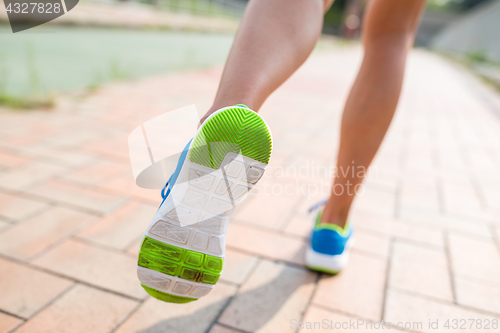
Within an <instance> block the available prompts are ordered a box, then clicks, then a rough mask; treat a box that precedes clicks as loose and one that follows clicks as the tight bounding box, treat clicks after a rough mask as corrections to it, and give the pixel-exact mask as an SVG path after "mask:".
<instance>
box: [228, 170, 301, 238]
mask: <svg viewBox="0 0 500 333" xmlns="http://www.w3.org/2000/svg"><path fill="white" fill-rule="evenodd" d="M262 181H263V182H262V184H261V182H259V184H258V185H257V187H256V188H255V189H253V190H252V192H250V193H251V195H250V194H249V198H247V199H250V198H251V200H249V201H248V202H245V204H244V206H242V207H241V208H238V209H237V211H235V212H234V215H233V218H234V219H238V220H241V221H244V222H246V223H250V224H254V225H257V226H261V227H264V228H271V229H278V228H279V227H280V226H281V225H282V224H283V222H284V220H285V218H286V217H287V216H288V214H289V212H290V210H291V209H292V208H293V207H294V206H295V204H296V202H297V199H298V197H297V195H295V192H294V191H293V190H291V193H290V195H289V194H286V193H285V191H286V190H285V189H286V186H287V185H288V184H287V183H286V182H285V181H280V182H276V181H271V180H269V179H262ZM291 185H294V184H291ZM277 193H282V194H281V195H277Z"/></svg>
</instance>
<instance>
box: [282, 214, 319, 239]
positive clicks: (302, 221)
mask: <svg viewBox="0 0 500 333" xmlns="http://www.w3.org/2000/svg"><path fill="white" fill-rule="evenodd" d="M315 217H316V215H313V214H311V215H310V216H304V215H302V214H295V215H294V216H293V217H292V218H291V219H290V221H289V222H288V223H287V225H286V226H285V228H284V229H283V231H284V232H285V233H286V234H290V235H295V236H298V237H302V238H306V239H307V238H309V237H310V235H311V231H312V229H313V227H314V221H315Z"/></svg>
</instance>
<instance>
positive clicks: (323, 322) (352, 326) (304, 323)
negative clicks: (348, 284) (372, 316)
mask: <svg viewBox="0 0 500 333" xmlns="http://www.w3.org/2000/svg"><path fill="white" fill-rule="evenodd" d="M291 325H292V326H293V327H296V326H297V327H298V328H299V333H305V332H308V333H309V332H313V333H320V332H327V333H328V332H335V333H343V332H368V333H376V332H380V331H381V330H382V329H383V330H384V331H385V330H389V328H387V326H385V325H384V324H382V323H381V321H378V322H374V321H369V320H367V319H364V318H359V317H350V316H346V315H344V314H340V313H337V312H333V311H328V310H327V309H324V308H320V307H317V306H315V305H311V306H310V307H309V308H308V309H307V312H306V314H305V316H304V318H303V319H302V320H298V319H296V321H294V322H292V323H291ZM400 332H401V331H400Z"/></svg>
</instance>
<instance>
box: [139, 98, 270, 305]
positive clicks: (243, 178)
mask: <svg viewBox="0 0 500 333" xmlns="http://www.w3.org/2000/svg"><path fill="white" fill-rule="evenodd" d="M271 150H272V138H271V132H270V130H269V127H268V126H267V124H266V122H265V121H264V120H263V119H262V118H261V117H260V116H259V115H258V114H257V113H255V112H254V111H252V110H250V109H249V108H248V107H246V106H244V105H236V106H231V107H227V108H223V109H220V110H218V111H216V112H214V113H213V114H211V115H210V116H209V117H208V118H207V119H206V120H205V121H204V122H203V124H202V125H201V126H200V128H199V129H198V132H197V133H196V135H195V137H194V138H193V139H192V140H191V141H190V142H189V143H188V144H187V146H186V147H185V148H184V151H183V152H182V154H181V156H180V158H179V162H178V164H177V168H176V170H175V172H174V173H173V175H172V176H171V177H170V180H169V181H168V182H167V184H166V185H165V187H164V188H163V190H162V197H163V201H162V203H161V205H160V207H159V208H158V211H157V212H156V215H155V216H154V217H153V220H152V221H151V223H150V225H149V227H148V228H147V229H146V232H145V233H144V237H143V240H142V243H141V247H140V250H139V258H138V263H137V273H138V276H139V280H140V281H141V285H142V286H143V287H144V289H145V290H146V291H147V292H148V293H149V294H151V295H152V296H153V297H155V298H157V299H160V300H162V301H165V302H171V303H188V302H191V301H194V300H197V299H199V298H200V297H202V296H205V295H206V294H208V293H209V292H210V291H211V290H212V288H213V287H214V285H215V283H216V282H217V281H218V279H219V276H220V274H221V272H222V268H223V266H224V256H225V247H226V246H225V240H226V230H227V224H228V222H229V218H230V215H231V213H232V211H233V210H234V208H235V207H236V206H237V205H238V204H239V203H240V202H241V201H242V200H243V199H244V198H245V197H246V194H247V193H248V191H250V190H251V189H252V188H253V187H254V186H255V185H256V184H257V182H258V181H259V179H261V177H262V175H263V174H264V171H265V169H266V166H267V164H268V163H269V159H270V157H271Z"/></svg>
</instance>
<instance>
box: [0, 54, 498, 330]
mask: <svg viewBox="0 0 500 333" xmlns="http://www.w3.org/2000/svg"><path fill="white" fill-rule="evenodd" d="M360 56H361V53H360V49H359V48H357V47H338V48H328V49H326V50H321V51H316V52H315V54H314V55H313V57H312V58H311V59H310V60H309V61H308V62H307V63H306V64H305V65H304V66H303V67H302V68H301V69H300V70H299V72H298V73H296V75H294V76H293V77H292V78H291V79H290V80H289V81H288V82H287V83H286V84H285V85H284V86H283V87H282V88H280V89H279V90H278V91H277V92H276V93H275V94H274V95H273V96H272V97H271V98H270V100H269V101H268V102H267V103H266V105H265V106H264V107H263V109H262V110H261V114H262V115H263V117H264V118H265V119H266V120H267V121H268V123H269V124H270V127H271V130H272V132H273V138H274V142H275V147H274V152H273V157H272V159H271V164H270V168H269V169H268V172H267V174H266V176H265V179H264V180H263V181H261V182H260V183H259V185H258V188H257V189H256V190H255V191H254V194H253V195H251V198H249V200H247V201H246V202H245V203H244V204H243V206H241V207H239V208H238V210H237V212H236V213H235V214H234V216H233V219H232V222H231V224H230V227H229V235H228V240H227V242H228V243H227V259H226V263H225V268H224V272H223V275H222V277H221V280H220V282H219V283H218V284H217V285H216V287H215V289H214V290H213V291H212V292H211V293H210V294H209V295H207V296H206V297H204V298H203V299H201V300H199V301H197V302H193V303H189V304H185V305H175V304H167V303H162V302H160V301H158V300H156V299H153V298H151V297H148V296H147V294H146V293H145V292H144V291H143V290H142V288H141V286H140V285H139V281H138V279H137V277H136V272H135V265H136V253H137V249H138V246H139V241H140V238H141V235H142V232H143V230H144V229H145V227H146V226H147V225H148V223H149V220H150V218H151V217H152V215H153V214H154V212H155V210H156V208H157V206H158V204H159V202H160V193H159V191H157V190H145V189H140V188H138V187H136V186H135V183H134V180H133V177H132V172H131V170H130V165H129V159H128V148H127V136H128V134H129V133H130V132H131V130H132V129H134V128H135V127H136V126H138V125H140V124H141V123H142V122H144V121H146V120H148V119H150V118H153V117H154V116H157V115H159V114H162V113H164V112H166V111H169V110H173V109H176V108H178V107H181V106H185V105H189V104H193V103H195V104H196V105H197V107H198V108H199V109H200V110H204V109H207V108H208V107H209V106H210V102H211V100H212V98H213V96H214V93H215V91H216V89H217V85H218V79H219V76H220V73H221V71H220V70H219V69H216V70H204V71H197V72H188V73H181V74H175V75H168V76H158V77H154V78H150V79H146V80H141V81H137V82H126V83H116V84H111V85H107V86H105V87H103V88H101V89H99V90H97V91H96V92H94V93H92V94H90V95H88V96H83V97H78V98H73V97H63V98H62V99H61V101H60V103H59V106H58V107H57V108H56V110H53V111H27V112H19V111H15V112H7V111H2V112H1V113H0V143H1V144H0V147H1V148H0V171H1V173H0V215H1V218H0V254H1V257H0V332H2V333H3V332H10V331H15V332H50V333H54V332H58V333H59V332H85V333H88V332H92V333H99V332H119V333H125V332H175V333H178V332H188V333H196V332H210V333H229V332H295V331H297V326H298V323H299V322H304V323H305V324H307V323H308V322H309V323H310V324H311V325H313V324H314V322H319V323H321V324H322V325H323V328H325V325H326V327H330V328H329V329H319V328H318V327H319V326H318V325H319V324H316V328H317V329H316V330H313V329H304V332H314V331H319V332H328V331H332V332H333V331H335V332H339V330H336V329H335V323H340V324H343V326H344V330H343V331H349V330H351V331H358V332H371V331H374V332H378V331H379V330H380V326H379V329H376V325H387V322H390V323H391V324H392V326H393V327H394V328H395V327H396V325H398V323H400V327H403V326H404V325H406V328H407V331H425V332H439V331H448V329H446V328H445V327H444V325H445V324H446V321H447V320H448V319H449V323H448V324H449V327H450V328H449V331H453V327H454V326H453V325H454V322H453V320H454V319H457V320H458V323H459V326H460V325H462V324H463V321H462V322H460V320H464V319H465V320H466V321H467V323H466V327H467V332H484V331H485V330H484V325H485V324H486V322H488V321H489V325H490V327H491V328H492V329H490V330H488V331H494V330H493V328H494V327H495V326H493V325H494V324H493V323H494V320H493V319H495V318H496V319H497V320H498V319H499V318H500V254H499V245H500V244H499V240H500V176H499V175H498V170H500V99H499V97H498V95H495V93H493V92H492V91H491V90H490V88H488V87H485V86H484V85H483V84H482V83H480V82H479V81H478V80H477V79H475V78H474V77H472V76H470V75H469V74H467V73H465V72H464V71H463V70H461V69H460V68H459V67H457V65H455V64H452V63H449V62H447V61H446V60H444V59H443V58H440V57H438V56H436V55H433V54H430V53H426V52H424V51H414V52H413V53H412V55H411V57H410V60H409V66H408V70H407V78H406V82H405V87H404V91H403V96H402V100H401V102H400V105H399V110H398V113H397V115H396V117H395V120H394V123H393V124H392V126H391V128H390V131H389V134H388V136H387V138H386V140H385V142H384V144H383V147H382V149H381V151H380V152H379V154H378V155H377V157H376V161H375V164H374V166H373V168H372V169H371V170H370V173H369V177H368V179H367V180H366V182H365V187H364V190H363V193H362V194H361V195H360V196H359V198H358V199H357V201H356V202H355V205H354V208H353V210H352V214H351V217H350V220H351V222H352V223H353V224H354V226H355V228H356V232H357V243H356V245H355V247H354V249H353V250H352V255H351V260H350V264H349V266H348V267H347V268H346V269H345V271H344V272H342V273H341V274H340V275H338V276H328V275H321V274H317V273H314V272H310V271H308V270H307V269H305V268H304V266H303V253H304V248H305V246H306V244H307V237H308V234H309V232H310V228H311V225H312V216H310V215H308V214H307V209H308V208H309V206H311V205H312V204H314V203H315V202H317V201H318V200H320V199H322V198H324V197H325V196H326V193H328V185H329V183H330V173H331V172H332V169H331V165H332V163H333V161H334V156H335V150H336V147H337V142H338V132H339V120H340V112H341V110H342V105H343V102H344V100H345V98H346V94H347V92H348V89H349V86H350V84H351V82H352V80H353V78H354V75H355V72H356V68H357V66H358V64H359V61H360ZM165 135H169V129H168V128H166V129H165ZM357 319H363V320H369V321H372V322H375V323H378V324H376V325H375V326H373V328H370V327H371V326H370V324H369V325H368V326H367V327H365V326H364V325H365V324H362V326H358V327H357V330H356V328H353V326H347V323H349V321H350V320H351V322H352V321H355V320H357ZM472 319H474V320H475V321H474V322H473V324H474V325H471V320H472ZM382 320H383V321H384V324H381V323H380V322H381V321H382ZM429 320H431V322H432V323H434V322H436V320H438V325H439V330H436V329H431V328H429ZM480 321H481V323H482V325H483V328H479V327H480V326H478V325H477V323H478V322H480ZM325 323H327V324H325ZM357 323H365V322H364V321H359V322H357ZM419 323H422V324H421V326H419V325H418V324H419ZM301 325H302V324H301ZM415 325H416V326H415ZM469 326H471V328H469ZM384 327H387V326H384ZM497 327H498V326H497ZM337 328H339V324H337Z"/></svg>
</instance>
